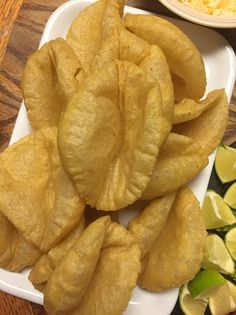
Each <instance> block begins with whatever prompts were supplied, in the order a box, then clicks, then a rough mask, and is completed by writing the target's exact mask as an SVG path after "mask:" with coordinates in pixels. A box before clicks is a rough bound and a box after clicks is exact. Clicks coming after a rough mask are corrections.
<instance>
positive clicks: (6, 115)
mask: <svg viewBox="0 0 236 315" xmlns="http://www.w3.org/2000/svg"><path fill="white" fill-rule="evenodd" d="M22 2H23V4H22ZM63 2H64V0H50V1H45V0H24V1H23V0H0V64H1V60H2V58H3V54H4V51H5V47H6V44H7V43H8V45H7V49H6V53H5V56H4V58H3V61H2V65H1V68H0V151H2V150H3V149H4V148H6V147H7V145H8V141H9V138H10V135H11V132H12V128H13V126H14V123H15V119H16V117H17V113H18V110H19V107H20V103H21V100H22V96H21V92H20V88H19V85H20V79H21V75H22V69H23V66H24V64H25V61H26V58H27V56H29V55H30V54H31V53H32V52H33V51H35V50H36V49H37V46H38V44H39V40H40V37H41V34H42V32H43V29H44V26H45V23H46V21H47V20H48V17H49V16H50V14H51V13H52V12H53V11H54V10H55V9H56V8H57V7H58V6H59V5H60V4H62V3H63ZM127 4H129V5H132V6H135V7H138V8H142V9H146V10H150V11H153V12H158V13H164V14H166V15H171V16H173V15H172V14H171V13H170V11H168V10H167V9H165V8H164V7H163V6H162V5H161V4H159V3H158V2H157V1H156V0H146V1H145V0H129V1H127ZM21 5H22V6H21ZM14 22H15V24H14ZM13 24H14V27H13V30H12V33H11V36H10V39H9V34H10V32H11V29H12V26H13ZM218 31H219V32H221V33H222V34H223V36H225V37H226V38H227V39H228V40H229V42H230V43H231V45H232V46H233V47H234V49H235V51H236V29H229V30H218ZM8 39H9V41H8ZM224 141H225V142H226V143H227V144H231V143H233V142H235V141H236V87H235V89H234V95H233V98H232V100H231V105H230V118H229V124H228V128H227V131H226V134H225V137H224ZM177 313H178V310H177V308H176V309H175V311H174V312H173V314H174V315H176V314H177ZM36 314H37V315H39V314H40V315H43V314H46V313H45V312H44V310H43V308H42V307H41V306H39V305H36V304H34V303H30V302H27V301H24V300H22V299H19V298H16V297H13V296H10V295H8V294H5V293H3V292H0V315H36Z"/></svg>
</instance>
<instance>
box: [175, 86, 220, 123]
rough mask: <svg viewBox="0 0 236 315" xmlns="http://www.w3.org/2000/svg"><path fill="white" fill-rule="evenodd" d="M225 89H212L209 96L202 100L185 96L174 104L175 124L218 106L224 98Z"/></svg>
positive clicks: (196, 116) (194, 117)
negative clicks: (196, 100) (198, 100)
mask: <svg viewBox="0 0 236 315" xmlns="http://www.w3.org/2000/svg"><path fill="white" fill-rule="evenodd" d="M223 94H224V92H223V89H221V90H214V91H211V92H210V93H209V94H208V95H207V97H206V98H205V99H204V100H203V101H200V102H195V101H194V100H192V99H189V98H184V99H183V100H182V101H181V102H179V103H177V104H175V106H174V124H179V123H182V122H185V121H189V120H192V119H196V118H198V117H199V116H200V115H202V114H203V113H204V112H205V111H207V110H208V109H210V108H212V107H214V106H217V105H218V103H219V102H221V100H222V95H223Z"/></svg>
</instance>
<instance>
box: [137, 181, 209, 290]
mask: <svg viewBox="0 0 236 315" xmlns="http://www.w3.org/2000/svg"><path fill="white" fill-rule="evenodd" d="M163 198H164V197H163ZM206 234H207V233H206V230H205V225H204V221H203V217H202V211H201V208H200V206H199V203H198V201H197V199H196V197H195V196H194V194H193V193H192V192H191V190H190V189H189V188H187V187H184V188H181V189H180V190H179V191H178V194H177V196H176V199H175V201H174V203H173V205H172V207H171V210H170V212H169V215H168V218H167V220H166V222H165V224H164V227H163V229H162V231H161V233H160V235H159V236H158V238H157V240H156V241H155V242H154V244H153V245H152V248H151V249H150V251H149V252H148V253H147V254H146V256H145V257H144V261H143V264H144V266H143V272H142V274H141V277H140V279H139V284H140V286H141V287H142V288H145V289H147V290H150V291H163V290H166V289H170V288H178V287H180V286H181V285H182V284H184V283H187V282H188V281H190V280H191V279H193V278H194V276H195V275H196V273H197V272H198V271H199V269H200V267H201V261H202V254H203V247H204V242H205V238H206Z"/></svg>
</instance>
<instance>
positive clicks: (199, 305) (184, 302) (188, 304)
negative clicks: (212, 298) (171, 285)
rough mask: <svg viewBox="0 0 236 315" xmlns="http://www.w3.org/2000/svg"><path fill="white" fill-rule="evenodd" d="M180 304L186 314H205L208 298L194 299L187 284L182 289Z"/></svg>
mask: <svg viewBox="0 0 236 315" xmlns="http://www.w3.org/2000/svg"><path fill="white" fill-rule="evenodd" d="M179 305H180V308H181V310H182V312H183V313H184V314H185V315H204V313H205V310H206V308H207V300H204V299H203V300H195V299H193V298H192V296H191V294H190V292H189V290H188V287H187V285H186V284H185V285H184V286H183V287H182V288H181V290H180V294H179Z"/></svg>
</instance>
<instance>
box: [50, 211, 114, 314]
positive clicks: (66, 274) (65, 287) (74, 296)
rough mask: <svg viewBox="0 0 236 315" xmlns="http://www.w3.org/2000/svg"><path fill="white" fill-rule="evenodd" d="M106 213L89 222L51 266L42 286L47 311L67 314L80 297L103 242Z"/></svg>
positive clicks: (106, 223) (107, 218)
mask: <svg viewBox="0 0 236 315" xmlns="http://www.w3.org/2000/svg"><path fill="white" fill-rule="evenodd" d="M109 222H110V220H109V217H104V218H102V219H100V220H99V221H96V223H93V224H91V225H90V226H89V227H88V228H87V229H86V230H85V231H84V232H83V233H82V235H81V237H80V238H79V239H78V240H77V242H76V243H75V244H74V246H73V248H72V249H71V250H70V251H69V252H68V253H67V254H66V256H65V257H64V259H63V260H62V261H61V262H60V264H59V265H58V266H57V267H56V268H55V270H54V272H53V273H52V275H51V277H50V279H49V280H48V283H47V286H46V288H45V296H44V306H45V309H46V311H47V312H48V313H49V314H52V315H56V314H68V313H70V312H71V311H72V310H73V309H74V308H75V307H76V306H77V305H78V304H79V303H80V301H81V299H82V297H83V295H84V294H85V292H86V290H87V288H88V285H89V282H90V281H91V279H92V277H93V273H94V270H95V268H96V265H97V261H98V259H99V256H100V251H101V248H102V245H103V242H104V238H105V233H106V228H107V225H108V224H109Z"/></svg>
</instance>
